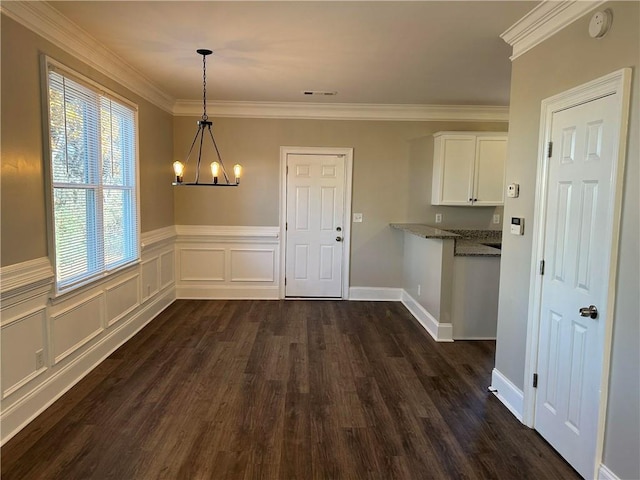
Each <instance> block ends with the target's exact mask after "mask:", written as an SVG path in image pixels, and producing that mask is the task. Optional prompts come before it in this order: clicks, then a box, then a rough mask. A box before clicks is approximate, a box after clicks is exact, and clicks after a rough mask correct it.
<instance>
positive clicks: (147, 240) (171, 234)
mask: <svg viewBox="0 0 640 480" xmlns="http://www.w3.org/2000/svg"><path fill="white" fill-rule="evenodd" d="M175 238H176V227H175V226H174V225H171V226H168V227H162V228H157V229H156V230H150V231H148V232H144V233H142V234H140V247H141V249H142V250H146V249H149V248H152V247H156V246H158V245H161V244H163V243H166V242H169V241H171V240H174V239H175Z"/></svg>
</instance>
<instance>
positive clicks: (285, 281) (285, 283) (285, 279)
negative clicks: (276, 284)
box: [284, 277, 287, 286]
mask: <svg viewBox="0 0 640 480" xmlns="http://www.w3.org/2000/svg"><path fill="white" fill-rule="evenodd" d="M284 285H285V286H286V285H287V277H284Z"/></svg>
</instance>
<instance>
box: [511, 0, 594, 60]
mask: <svg viewBox="0 0 640 480" xmlns="http://www.w3.org/2000/svg"><path fill="white" fill-rule="evenodd" d="M604 2H605V0H595V1H594V0H571V1H561V2H558V1H543V2H541V3H540V4H539V5H537V6H536V7H535V8H534V9H533V10H531V11H530V12H529V13H527V14H526V15H525V16H524V17H522V18H521V19H520V20H518V21H517V22H516V23H515V24H513V25H512V26H511V27H509V28H508V29H507V30H506V31H505V32H504V33H503V34H502V35H500V38H502V39H503V40H504V41H505V42H507V43H508V44H509V45H511V46H512V47H513V54H512V55H511V57H509V58H510V59H511V61H513V60H515V59H516V58H518V57H519V56H520V55H522V54H523V53H525V52H528V51H529V50H531V49H532V48H534V47H535V46H536V45H539V44H540V43H542V42H544V41H545V40H546V39H547V38H549V37H551V36H553V35H555V34H556V33H558V32H559V31H560V30H562V29H563V28H565V27H566V26H568V25H570V24H571V23H573V22H574V21H576V20H577V19H579V18H580V17H582V16H583V15H585V14H586V13H588V12H590V11H591V10H593V9H595V8H597V7H598V6H599V5H602V4H603V3H604ZM585 34H586V32H585Z"/></svg>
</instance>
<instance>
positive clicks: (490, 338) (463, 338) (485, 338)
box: [453, 337, 496, 341]
mask: <svg viewBox="0 0 640 480" xmlns="http://www.w3.org/2000/svg"><path fill="white" fill-rule="evenodd" d="M453 340H454V341H457V340H461V341H465V340H496V337H453Z"/></svg>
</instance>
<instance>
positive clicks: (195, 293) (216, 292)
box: [176, 284, 280, 300]
mask: <svg viewBox="0 0 640 480" xmlns="http://www.w3.org/2000/svg"><path fill="white" fill-rule="evenodd" d="M279 293H280V289H279V287H278V286H277V285H273V286H268V287H260V286H239V287H238V286H234V285H213V284H209V285H178V286H176V298H179V299H181V300H192V299H193V300H278V299H279V298H280V296H279Z"/></svg>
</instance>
